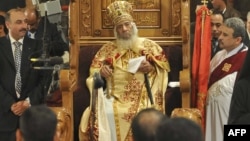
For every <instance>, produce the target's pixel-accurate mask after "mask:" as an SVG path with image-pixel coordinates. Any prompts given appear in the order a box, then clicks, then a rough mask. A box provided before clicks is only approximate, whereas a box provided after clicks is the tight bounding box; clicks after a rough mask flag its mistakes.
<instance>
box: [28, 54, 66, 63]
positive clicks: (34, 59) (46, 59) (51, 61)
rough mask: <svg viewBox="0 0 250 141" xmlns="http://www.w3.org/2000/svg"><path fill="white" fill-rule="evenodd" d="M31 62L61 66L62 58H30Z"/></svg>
mask: <svg viewBox="0 0 250 141" xmlns="http://www.w3.org/2000/svg"><path fill="white" fill-rule="evenodd" d="M30 61H31V62H46V63H48V64H49V65H58V64H63V58H61V57H59V56H54V57H49V58H41V57H39V58H30Z"/></svg>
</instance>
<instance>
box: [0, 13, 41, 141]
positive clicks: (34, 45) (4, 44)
mask: <svg viewBox="0 0 250 141" xmlns="http://www.w3.org/2000/svg"><path fill="white" fill-rule="evenodd" d="M26 21H27V19H26V17H25V15H24V11H23V10H22V9H12V10H10V11H9V12H7V15H6V26H7V28H8V31H9V33H8V35H7V36H5V37H1V38H0V66H1V69H0V103H1V104H0V139H1V140H3V141H15V132H16V129H17V128H18V121H19V117H20V115H22V113H23V112H24V111H25V110H26V109H27V108H28V107H30V106H32V105H37V104H41V103H43V102H44V91H45V89H44V80H43V79H44V72H43V71H40V70H35V69H33V68H32V67H31V62H30V57H31V56H34V57H39V56H40V54H39V52H41V51H40V50H41V42H39V41H36V40H33V39H30V38H28V37H26V36H25V35H26V32H27V22H26ZM15 42H19V44H20V45H19V47H16V46H15ZM17 50H20V51H19V52H21V55H19V57H20V56H21V59H20V61H18V59H15V58H16V54H17V53H16V51H17ZM17 62H19V66H20V67H17V66H18V65H17V64H18V63H17ZM17 78H20V79H17ZM19 80H21V81H19ZM19 82H20V83H19ZM17 84H20V85H17ZM18 86H19V87H18Z"/></svg>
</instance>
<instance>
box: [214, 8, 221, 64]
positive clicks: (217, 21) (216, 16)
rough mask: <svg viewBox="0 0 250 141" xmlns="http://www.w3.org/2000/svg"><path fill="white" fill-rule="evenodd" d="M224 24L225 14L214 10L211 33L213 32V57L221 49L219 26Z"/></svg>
mask: <svg viewBox="0 0 250 141" xmlns="http://www.w3.org/2000/svg"><path fill="white" fill-rule="evenodd" d="M222 24H223V16H222V14H221V13H219V12H216V11H214V12H213V13H212V14H211V33H212V40H211V41H212V44H211V45H212V48H211V59H212V58H213V56H214V55H215V54H216V53H217V52H218V51H220V50H221V48H220V47H219V41H218V38H219V36H220V31H219V27H220V26H221V25H222Z"/></svg>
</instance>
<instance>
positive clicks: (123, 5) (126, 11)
mask: <svg viewBox="0 0 250 141" xmlns="http://www.w3.org/2000/svg"><path fill="white" fill-rule="evenodd" d="M132 12H133V7H132V4H131V3H129V2H127V1H115V2H113V3H111V4H110V5H109V6H108V7H107V16H108V17H109V18H110V19H111V20H112V21H113V23H114V24H115V25H117V24H119V23H122V22H124V21H133V17H132V16H131V14H132Z"/></svg>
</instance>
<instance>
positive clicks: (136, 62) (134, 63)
mask: <svg viewBox="0 0 250 141" xmlns="http://www.w3.org/2000/svg"><path fill="white" fill-rule="evenodd" d="M143 60H146V57H145V56H141V57H137V58H132V59H129V61H128V72H131V73H136V72H137V70H138V69H139V66H140V64H141V62H142V61H143Z"/></svg>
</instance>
